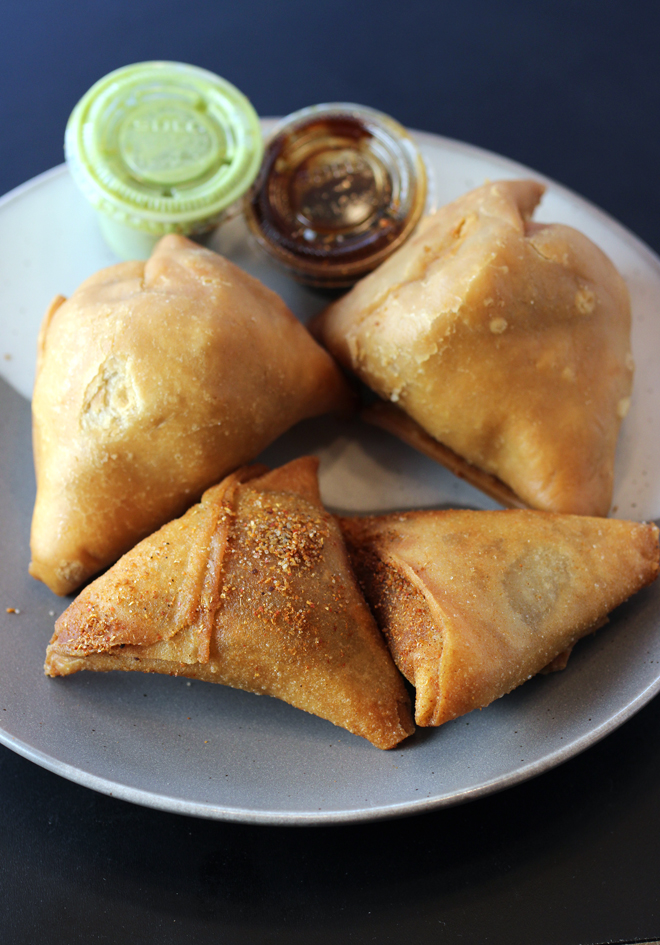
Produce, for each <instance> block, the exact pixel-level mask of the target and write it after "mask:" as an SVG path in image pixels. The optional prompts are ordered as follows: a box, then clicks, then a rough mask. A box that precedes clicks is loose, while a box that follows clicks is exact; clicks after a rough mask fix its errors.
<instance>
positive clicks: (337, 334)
mask: <svg viewBox="0 0 660 945" xmlns="http://www.w3.org/2000/svg"><path fill="white" fill-rule="evenodd" d="M543 191H544V187H543V186H542V185H541V184H539V183H535V182H534V181H524V180H523V181H500V182H498V183H493V184H487V185H485V186H483V187H480V188H478V189H477V190H474V191H472V192H471V193H469V194H466V195H465V196H464V197H462V198H460V199H459V200H456V201H455V202H454V203H451V204H449V205H448V206H446V207H443V208H442V209H440V210H439V211H437V213H435V214H433V215H431V216H429V217H427V218H425V220H423V221H422V223H421V224H420V226H419V228H418V230H417V232H416V234H415V235H414V236H413V237H412V238H411V239H410V240H409V241H408V242H407V243H406V244H405V245H404V246H403V247H402V248H401V249H399V250H397V252H396V253H394V254H393V255H392V256H391V257H390V259H389V260H387V261H386V262H385V263H383V264H382V265H381V266H380V267H379V268H378V269H377V270H376V271H375V272H373V273H371V275H369V276H367V277H366V278H365V279H363V280H362V281H361V282H359V283H358V284H357V285H356V286H355V287H354V288H353V289H352V290H351V291H350V292H349V293H348V294H347V295H346V296H344V297H343V298H341V299H339V300H338V301H336V302H334V303H333V304H332V305H330V306H329V308H327V309H326V310H325V311H324V312H323V313H321V315H320V316H319V318H318V320H317V321H316V322H315V324H314V326H313V331H314V333H315V334H316V335H317V337H319V338H320V340H321V341H322V342H323V343H324V344H325V345H326V346H327V347H328V348H329V350H330V351H331V352H332V353H333V354H334V355H335V356H336V357H337V358H338V359H339V361H340V362H341V363H342V364H344V365H345V366H346V367H349V368H351V369H352V370H353V371H355V372H356V373H357V374H358V375H359V376H360V377H361V378H362V380H363V381H364V382H365V383H366V384H367V385H369V386H370V387H371V388H372V389H373V390H374V391H376V393H378V394H379V395H380V396H381V397H382V398H384V400H385V401H386V402H387V403H381V404H378V405H377V406H375V407H370V408H367V410H366V411H365V417H366V418H367V419H369V420H372V421H373V422H376V423H378V424H379V425H380V426H384V427H385V428H387V429H390V430H391V431H392V432H394V433H397V434H398V435H399V436H402V437H403V438H404V439H405V440H406V441H407V442H409V443H410V444H411V445H413V446H416V447H417V448H419V449H421V450H422V451H423V452H426V453H428V454H430V455H432V456H433V457H434V458H435V459H437V460H438V461H440V462H443V463H444V464H445V465H447V466H448V467H449V468H450V469H451V470H452V471H453V472H456V473H458V474H459V475H461V476H462V477H463V478H465V479H467V480H468V481H470V482H471V483H472V484H474V485H476V486H478V487H479V488H481V489H483V490H484V491H487V492H488V493H489V494H491V495H492V496H493V497H494V498H496V499H497V500H498V501H499V502H501V503H502V504H505V505H510V506H516V505H517V506H522V507H531V508H539V509H544V510H547V511H553V512H568V513H578V514H583V515H606V514H607V512H608V510H609V507H610V504H611V499H612V489H613V477H614V455H615V449H616V442H617V437H618V432H619V427H620V423H621V420H622V418H623V417H624V416H625V414H626V412H627V410H628V407H629V404H630V396H631V389H632V377H633V359H632V355H631V348H630V301H629V296H628V291H627V288H626V285H625V283H624V281H623V279H622V278H621V276H620V275H619V273H618V272H617V271H616V269H615V267H614V266H613V264H612V263H611V262H610V260H609V259H608V258H607V257H606V256H605V255H604V254H603V253H602V252H601V250H600V249H599V248H598V247H597V246H595V245H594V244H593V243H592V242H591V241H590V240H589V239H587V237H586V236H584V235H582V234H581V233H579V232H578V231H577V230H574V229H572V228H570V227H568V226H563V225H560V224H538V223H532V222H530V218H531V216H532V213H533V211H534V208H535V207H536V205H537V203H538V202H539V200H540V198H541V196H542V194H543Z"/></svg>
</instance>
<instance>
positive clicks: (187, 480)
mask: <svg viewBox="0 0 660 945" xmlns="http://www.w3.org/2000/svg"><path fill="white" fill-rule="evenodd" d="M349 402H350V394H349V393H348V391H347V388H346V385H345V382H344V380H343V378H342V377H341V374H340V372H339V369H338V368H337V367H336V365H335V364H334V362H333V361H332V359H331V358H330V356H329V355H328V353H327V352H326V351H324V350H323V349H322V348H321V347H320V346H319V345H318V344H317V343H316V342H315V341H314V340H313V339H312V337H311V335H310V334H309V333H308V332H307V330H306V329H305V328H304V327H303V326H302V325H301V324H300V323H299V322H298V321H297V319H296V318H295V317H294V316H293V315H292V313H291V312H290V311H289V309H288V308H287V307H286V305H285V304H284V302H283V301H282V300H281V299H280V298H279V297H278V296H277V295H276V294H275V293H274V292H271V291H270V290H269V289H267V288H266V287H265V286H263V285H262V284H261V283H260V282H259V281H258V280H256V279H254V278H252V277H251V276H249V275H248V274H247V273H245V272H243V271H242V270H240V269H239V268H238V267H236V266H234V265H233V264H232V263H231V262H229V261H228V260H226V259H224V258H223V257H222V256H219V255H218V254H217V253H214V252H211V251H210V250H207V249H204V248H202V247H201V246H198V245H196V244H195V243H192V242H190V241H189V240H187V239H185V238H184V237H181V236H175V235H171V236H166V237H164V238H163V239H162V240H161V241H160V242H159V243H158V245H157V246H156V248H155V250H154V252H153V254H152V256H151V258H150V259H149V260H148V261H147V262H146V263H143V262H127V263H121V264H119V265H116V266H111V267H110V268H108V269H104V270H102V271H101V272H98V273H97V274H96V275H94V276H92V277H91V278H90V279H88V280H87V281H86V282H84V283H83V284H82V285H81V286H80V287H79V288H78V289H77V290H76V292H75V293H74V294H73V295H72V296H71V298H70V299H68V300H64V299H62V298H59V299H58V300H56V301H55V303H54V304H53V305H52V306H51V308H50V310H49V312H48V314H47V316H46V319H45V321H44V324H43V326H42V329H41V334H40V340H39V359H38V365H37V379H36V385H35V390H34V398H33V404H32V409H33V437H34V455H35V467H36V474H37V498H36V505H35V509H34V516H33V523H32V538H31V545H32V563H31V566H30V572H31V574H32V575H33V576H34V577H37V578H39V579H40V580H42V581H44V582H45V583H46V584H47V585H48V586H49V587H50V588H51V589H52V590H53V591H55V592H56V593H57V594H66V593H69V592H70V591H72V590H74V589H75V588H76V587H78V586H79V585H80V584H81V583H82V582H83V581H84V580H86V578H88V577H89V576H90V575H92V574H94V573H95V572H97V571H99V570H101V569H102V568H104V567H105V566H107V565H108V564H110V563H112V562H113V561H115V560H116V559H117V558H118V557H119V556H120V555H121V554H123V553H124V552H125V551H127V550H128V549H129V548H131V547H132V546H133V545H134V544H135V543H136V542H137V541H139V540H140V539H142V538H144V537H145V536H146V535H148V534H149V533H151V532H152V531H154V530H155V529H156V528H158V527H159V526H160V525H162V524H164V523H165V522H167V521H169V520H170V519H172V518H173V517H175V516H177V515H181V514H182V512H184V511H185V509H186V508H188V507H189V506H190V505H191V504H192V503H193V502H196V501H197V500H198V499H199V497H200V496H201V494H202V492H203V491H204V490H205V489H206V488H208V487H209V486H211V485H213V484H214V483H217V482H218V481H219V480H220V479H221V478H222V477H223V476H224V475H226V474H227V473H228V472H230V471H231V470H232V469H236V468H237V467H238V466H240V465H242V464H244V463H246V462H249V461H251V460H252V459H254V457H255V456H257V455H258V453H260V452H261V450H262V449H264V448H265V447H266V446H267V445H268V444H269V443H271V442H272V441H273V440H274V439H276V438H277V437H278V436H279V435H280V434H282V433H283V432H284V431H285V430H287V429H288V428H289V427H291V426H292V425H293V424H295V423H297V422H298V421H299V420H302V419H303V418H305V417H310V416H315V415H317V414H320V413H324V412H326V411H329V410H334V409H337V408H342V407H345V406H346V405H347V404H348V403H349Z"/></svg>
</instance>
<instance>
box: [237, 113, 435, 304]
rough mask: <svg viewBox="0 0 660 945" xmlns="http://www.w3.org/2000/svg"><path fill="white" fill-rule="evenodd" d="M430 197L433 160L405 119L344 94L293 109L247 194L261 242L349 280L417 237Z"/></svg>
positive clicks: (331, 282)
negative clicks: (427, 161) (428, 167)
mask: <svg viewBox="0 0 660 945" xmlns="http://www.w3.org/2000/svg"><path fill="white" fill-rule="evenodd" d="M425 199H426V171H425V168H424V162H423V160H422V158H421V155H420V153H419V150H418V148H417V145H416V144H415V142H414V141H413V139H412V138H411V137H410V135H409V134H408V132H407V131H406V130H405V128H403V127H402V126H401V125H400V124H399V123H398V122H396V121H394V119H393V118H390V117H389V116H388V115H384V114H382V113H381V112H378V111H375V110H374V109H371V108H366V107H365V106H361V105H353V104H348V103H336V104H324V105H314V106H311V107H310V108H305V109H302V110H301V111H299V112H295V113H294V114H293V115H289V116H288V117H287V118H285V119H284V121H283V122H282V123H281V124H280V125H279V126H278V127H277V128H276V129H275V132H274V133H273V136H272V138H271V139H270V141H269V143H268V145H267V147H266V153H265V157H264V161H263V164H262V167H261V171H260V173H259V175H258V177H257V180H256V181H255V183H254V185H253V187H252V190H251V192H250V194H249V195H248V197H247V198H246V202H245V203H246V217H247V220H248V223H249V225H250V228H251V230H252V232H253V233H254V235H255V236H256V238H257V240H258V242H259V243H260V244H261V245H262V246H263V248H264V249H266V250H267V251H268V252H269V253H270V254H271V255H272V256H274V257H275V258H276V259H277V260H278V261H279V262H280V263H282V264H283V265H285V266H286V267H287V268H288V269H289V270H290V271H291V272H292V274H293V275H294V276H295V277H296V278H298V279H299V280H300V281H302V282H306V283H308V284H311V285H319V286H347V285H351V284H352V283H354V282H355V281H356V280H357V279H359V278H360V277H361V276H363V275H365V274H366V273H367V272H369V271H370V270H372V269H374V268H375V267H376V266H377V265H379V263H380V262H382V261H383V260H384V259H385V258H386V257H387V256H388V255H390V253H392V252H393V251H394V250H395V249H396V248H397V247H398V246H400V245H401V243H402V242H403V241H404V240H406V239H407V238H408V236H409V235H410V233H411V232H412V230H413V228H414V227H415V225H416V223H417V222H418V220H419V218H420V216H421V214H422V211H423V208H424V201H425Z"/></svg>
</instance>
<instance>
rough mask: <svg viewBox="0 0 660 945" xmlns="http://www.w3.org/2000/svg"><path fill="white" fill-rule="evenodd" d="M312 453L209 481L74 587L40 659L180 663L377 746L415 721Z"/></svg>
mask: <svg viewBox="0 0 660 945" xmlns="http://www.w3.org/2000/svg"><path fill="white" fill-rule="evenodd" d="M317 465H318V464H317V461H316V460H315V459H312V458H310V457H306V458H304V459H301V460H296V461H295V462H293V463H289V464H288V465H287V466H283V467H282V468H280V469H278V470H275V471H273V472H264V467H248V468H247V469H242V470H239V471H238V472H237V473H234V474H232V475H230V476H229V477H227V478H226V479H225V480H224V481H223V482H222V483H220V484H219V485H217V486H215V487H213V488H211V489H209V490H208V491H207V492H206V493H205V494H204V496H203V498H202V501H201V502H200V503H199V504H198V505H195V506H193V508H191V509H190V510H189V511H188V512H187V513H186V514H185V515H184V516H183V517H182V518H180V519H177V520H175V521H173V522H170V523H169V524H167V525H165V526H163V527H162V528H161V529H160V530H159V531H158V532H156V533H155V534H153V535H151V536H149V537H148V538H146V539H145V540H144V541H142V542H141V543H140V544H139V545H137V546H136V547H135V548H133V549H132V550H131V551H129V552H128V553H127V554H126V555H124V557H123V558H121V559H120V560H119V561H118V562H117V563H116V564H115V565H114V566H113V567H112V568H111V569H110V570H109V571H107V572H106V573H105V574H103V575H102V576H101V577H99V578H97V579H96V580H95V581H94V582H93V583H92V584H90V585H88V587H86V588H85V589H84V590H83V591H82V592H81V593H80V595H79V596H78V597H77V598H76V600H75V601H74V602H73V603H72V604H71V606H70V607H69V608H68V609H67V610H66V611H65V612H64V613H63V614H62V616H61V617H60V618H59V619H58V621H57V623H56V624H55V633H54V636H53V639H52V641H51V643H50V646H49V647H48V655H47V659H46V673H47V674H48V675H51V676H61V675H68V674H69V673H74V672H77V671H78V670H82V669H91V670H112V669H119V670H138V671H143V672H156V673H167V674H169V675H179V676H189V677H191V678H194V679H204V680H207V681H209V682H218V683H224V684H225V685H228V686H233V687H235V688H237V689H246V690H248V691H250V692H255V693H258V694H261V693H266V694H268V695H271V696H276V697H278V698H279V699H283V700H284V701H285V702H288V703H290V704H291V705H294V706H297V707H298V708H301V709H305V710H306V711H307V712H312V713H313V714H315V715H320V716H321V717H322V718H325V719H329V720H330V721H331V722H334V723H335V725H340V726H342V727H343V728H346V729H348V731H350V732H353V733H354V734H356V735H362V736H364V737H365V738H367V739H369V741H371V742H372V743H373V744H374V745H376V746H378V747H379V748H391V747H393V746H394V745H396V744H397V743H398V742H400V741H401V740H402V739H403V738H405V737H406V736H407V735H409V734H411V732H412V731H413V728H414V726H413V723H412V716H411V712H410V701H409V698H408V694H407V692H406V689H405V685H404V683H403V679H402V677H401V675H400V674H399V671H398V670H397V669H396V667H395V666H394V663H393V662H392V659H391V657H390V654H389V653H388V651H387V647H386V646H385V643H384V641H383V638H382V636H381V634H380V632H379V630H378V628H377V627H376V624H375V622H374V619H373V617H372V615H371V613H370V611H369V608H368V607H367V604H366V603H365V601H364V598H363V597H362V594H361V592H360V590H359V587H358V585H357V582H356V579H355V576H354V574H353V571H352V569H351V566H350V563H349V560H348V555H347V552H346V548H345V545H344V542H343V539H342V535H341V531H340V530H339V527H338V525H337V523H336V521H335V520H334V519H333V518H332V516H330V515H329V514H328V513H327V512H326V511H325V510H324V508H323V506H322V504H321V500H320V498H319V492H318V484H317V479H316V469H317Z"/></svg>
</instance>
